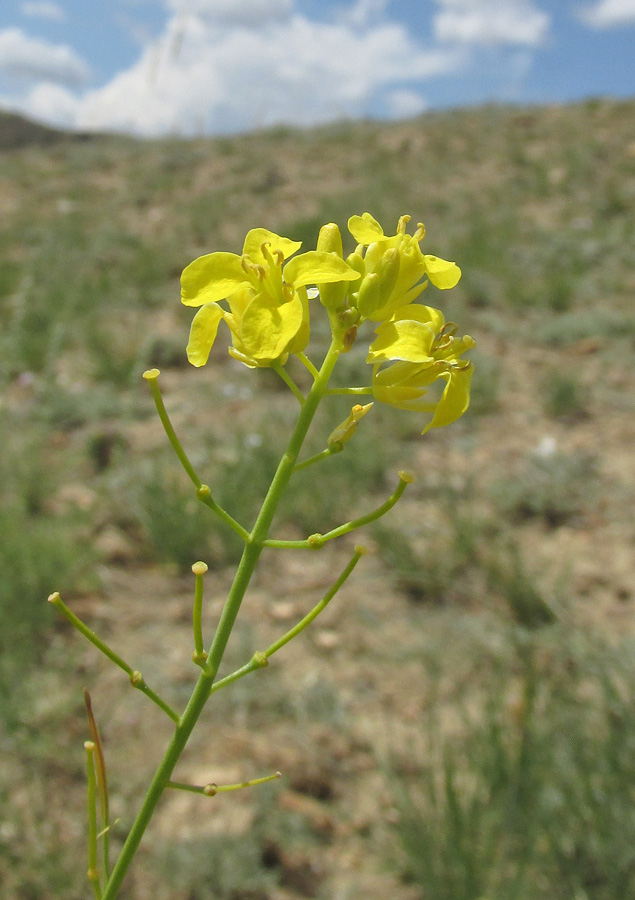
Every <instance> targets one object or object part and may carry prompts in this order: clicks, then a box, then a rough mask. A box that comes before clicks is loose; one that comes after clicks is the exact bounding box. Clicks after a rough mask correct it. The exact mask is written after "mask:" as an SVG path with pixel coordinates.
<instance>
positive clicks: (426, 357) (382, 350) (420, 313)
mask: <svg viewBox="0 0 635 900" xmlns="http://www.w3.org/2000/svg"><path fill="white" fill-rule="evenodd" d="M442 326H443V314H442V313H441V312H440V310H438V309H434V308H433V307H431V306H421V305H419V304H410V305H408V306H401V307H399V309H397V311H396V312H395V314H394V315H393V317H392V319H391V320H390V321H389V322H384V323H383V324H382V325H380V326H379V327H378V328H377V329H376V332H377V338H376V339H375V340H374V341H373V343H372V344H371V346H370V348H369V352H368V357H367V359H366V362H368V363H379V362H388V361H389V360H394V359H401V360H406V361H407V362H411V363H427V364H429V365H431V364H432V362H433V360H434V357H433V356H432V355H431V352H432V344H433V341H434V339H435V338H436V336H437V334H438V333H439V330H440V328H441V327H442Z"/></svg>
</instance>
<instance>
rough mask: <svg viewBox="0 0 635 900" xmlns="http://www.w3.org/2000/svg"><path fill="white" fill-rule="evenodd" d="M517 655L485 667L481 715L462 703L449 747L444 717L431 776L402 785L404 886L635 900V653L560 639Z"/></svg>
mask: <svg viewBox="0 0 635 900" xmlns="http://www.w3.org/2000/svg"><path fill="white" fill-rule="evenodd" d="M505 646H506V647H507V648H509V647H515V649H516V655H515V657H511V658H509V657H508V658H507V659H502V658H500V657H499V658H498V659H496V658H494V659H493V658H492V654H491V653H490V654H486V653H483V654H482V655H481V658H480V659H479V660H478V662H476V661H475V664H476V665H478V666H480V667H481V674H479V677H478V683H479V697H478V701H477V704H478V705H477V707H476V708H477V710H478V711H477V712H475V703H474V702H473V698H472V700H468V699H467V698H466V697H461V696H457V697H456V698H455V700H454V702H453V704H452V709H451V711H450V710H448V708H447V704H446V705H445V708H444V711H443V713H442V715H443V716H444V717H449V716H450V715H451V713H453V714H454V717H453V718H454V720H455V721H456V720H458V721H459V722H460V728H459V731H458V733H457V730H456V729H454V733H453V734H452V735H449V734H447V730H446V734H445V735H444V725H443V722H442V721H440V718H439V712H438V707H435V708H434V709H433V711H432V712H431V714H430V718H429V720H428V721H427V722H426V725H425V730H424V732H423V739H424V746H425V747H426V748H427V749H426V752H425V756H422V757H420V758H418V759H417V764H418V765H419V766H420V769H421V771H420V774H419V775H417V776H415V777H409V778H407V779H406V778H405V777H404V776H403V775H399V774H398V773H395V774H393V775H392V778H391V784H392V787H393V790H394V791H395V797H396V802H397V806H398V809H399V820H398V826H397V831H398V834H399V837H400V840H401V845H402V848H403V854H404V856H403V859H404V875H405V877H406V878H407V879H408V880H410V881H411V882H413V883H415V884H416V885H418V886H419V887H420V889H421V890H422V892H423V895H424V896H425V897H426V898H430V900H478V898H481V897H497V898H510V900H511V898H518V900H525V898H527V900H529V898H531V900H541V898H543V897H544V898H553V897H584V898H588V900H604V898H617V897H624V898H629V897H632V896H635V854H634V853H633V849H632V848H633V839H634V837H635V812H634V808H633V791H632V783H633V775H634V774H635V773H634V772H633V754H632V752H631V748H632V746H633V742H634V741H635V718H634V716H633V713H634V710H633V703H632V685H633V678H634V677H635V669H633V666H632V646H631V643H630V642H629V641H625V642H624V643H622V644H621V645H618V646H617V647H616V646H607V645H604V644H602V642H601V641H598V640H597V639H594V638H589V637H588V636H586V635H581V634H579V633H576V632H575V630H574V632H573V633H572V632H570V631H567V630H564V629H562V628H560V627H555V630H554V629H551V630H549V629H548V630H547V631H546V632H544V631H542V632H533V633H529V632H527V631H524V630H522V629H521V630H520V631H515V632H513V633H512V634H508V635H507V636H506V639H505ZM470 653H473V648H472V649H471V650H470ZM488 657H489V658H488ZM484 672H487V675H484V674H483V673H484ZM439 677H441V673H439Z"/></svg>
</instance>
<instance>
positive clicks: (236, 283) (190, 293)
mask: <svg viewBox="0 0 635 900" xmlns="http://www.w3.org/2000/svg"><path fill="white" fill-rule="evenodd" d="M246 281H247V276H246V275H245V272H244V270H243V267H242V265H241V262H240V256H236V254H235V253H224V252H220V253H208V254H207V255H206V256H199V257H198V259H195V260H194V262H191V263H190V264H189V266H186V267H185V269H183V274H182V275H181V302H182V303H184V304H185V306H203V304H204V303H214V302H215V301H216V300H223V299H224V298H225V297H227V296H229V294H232V293H233V292H234V291H235V290H236V289H237V288H238V287H240V285H241V284H244V283H245V282H246Z"/></svg>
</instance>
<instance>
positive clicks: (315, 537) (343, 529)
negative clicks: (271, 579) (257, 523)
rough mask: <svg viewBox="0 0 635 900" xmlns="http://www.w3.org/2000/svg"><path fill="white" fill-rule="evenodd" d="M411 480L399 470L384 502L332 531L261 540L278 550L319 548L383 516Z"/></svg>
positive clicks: (267, 545)
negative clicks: (299, 537) (298, 537)
mask: <svg viewBox="0 0 635 900" xmlns="http://www.w3.org/2000/svg"><path fill="white" fill-rule="evenodd" d="M413 480H414V479H413V477H412V475H411V474H410V473H409V472H400V473H399V484H398V485H397V488H396V489H395V491H394V492H393V493H392V494H391V495H390V497H389V498H388V500H386V502H385V503H382V505H381V506H379V507H377V509H376V510H374V511H373V512H371V513H367V514H366V515H365V516H360V517H359V518H358V519H353V520H352V521H351V522H345V523H344V524H343V525H340V526H338V527H337V528H334V529H333V530H332V531H327V532H326V534H319V533H318V534H311V535H309V537H308V538H306V540H303V541H282V540H277V539H276V538H268V539H267V540H266V541H263V546H265V547H276V548H278V549H279V550H319V549H320V548H321V547H323V546H324V544H325V543H326V541H332V540H333V539H334V538H338V537H341V536H342V535H343V534H348V533H349V532H350V531H354V530H355V529H356V528H361V527H362V526H363V525H368V524H369V523H370V522H375V521H376V520H377V519H380V518H381V517H382V516H385V515H386V513H387V512H388V511H389V510H391V509H392V508H393V506H394V505H395V503H396V502H397V501H398V500H399V498H400V497H401V495H402V494H403V492H404V491H405V490H406V487H407V486H408V485H409V484H412V482H413Z"/></svg>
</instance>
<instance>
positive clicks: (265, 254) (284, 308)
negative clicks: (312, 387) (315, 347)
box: [181, 228, 359, 367]
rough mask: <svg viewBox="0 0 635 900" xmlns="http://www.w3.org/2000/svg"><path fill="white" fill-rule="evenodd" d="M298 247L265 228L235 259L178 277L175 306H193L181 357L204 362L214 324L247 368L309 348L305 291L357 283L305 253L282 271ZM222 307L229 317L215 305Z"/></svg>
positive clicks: (197, 265) (333, 258)
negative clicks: (223, 331) (177, 303)
mask: <svg viewBox="0 0 635 900" xmlns="http://www.w3.org/2000/svg"><path fill="white" fill-rule="evenodd" d="M300 246H301V244H300V243H299V242H297V241H292V240H289V238H284V237H280V235H278V234H275V233H274V232H272V231H268V230H267V229H266V228H253V229H252V230H251V231H249V232H248V234H247V236H246V238H245V243H244V245H243V252H242V255H240V256H238V255H237V254H235V253H224V252H219V253H209V254H207V255H206V256H200V257H199V258H198V259H195V260H194V262H192V263H190V264H189V266H187V267H186V268H185V269H184V271H183V274H182V276H181V302H182V303H184V304H185V306H200V307H201V309H200V310H199V311H198V312H197V314H196V315H195V317H194V319H193V321H192V327H191V330H190V340H189V343H188V346H187V356H188V359H189V361H190V362H191V363H192V365H194V366H203V365H205V363H206V362H207V359H208V357H209V353H210V350H211V348H212V345H213V343H214V341H215V340H216V335H217V332H218V326H219V324H220V322H221V320H224V322H225V324H226V325H227V326H228V327H229V330H230V332H231V336H232V347H230V349H229V352H230V354H231V355H232V356H234V357H235V358H236V359H239V360H240V361H241V362H243V363H244V364H245V365H247V366H251V367H255V366H271V365H274V364H276V363H281V364H284V363H285V362H286V360H287V357H288V355H289V354H290V353H297V352H300V351H301V350H304V348H305V347H306V345H307V343H308V340H309V305H308V299H307V291H306V285H308V284H317V283H324V284H328V283H333V282H339V281H353V280H357V279H358V278H359V275H358V273H357V272H355V271H354V270H353V269H351V268H350V267H349V266H348V265H347V264H346V263H345V262H344V260H343V259H341V258H338V257H337V255H336V254H334V253H327V252H324V251H318V250H309V251H308V252H307V253H302V254H301V255H300V256H296V257H295V258H294V259H292V260H290V261H289V262H287V263H286V264H285V260H286V259H288V258H289V257H290V256H293V254H294V253H296V251H297V250H299V249H300ZM223 300H224V301H226V302H227V305H228V307H229V308H228V309H227V308H225V307H224V306H221V305H220V302H221V301H223Z"/></svg>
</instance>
